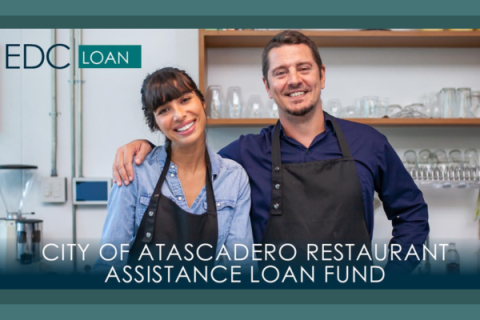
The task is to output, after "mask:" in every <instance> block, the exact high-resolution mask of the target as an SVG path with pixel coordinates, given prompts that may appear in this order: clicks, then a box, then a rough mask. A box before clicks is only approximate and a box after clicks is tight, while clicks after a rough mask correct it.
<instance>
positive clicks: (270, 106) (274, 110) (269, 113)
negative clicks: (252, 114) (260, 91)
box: [262, 99, 278, 118]
mask: <svg viewBox="0 0 480 320" xmlns="http://www.w3.org/2000/svg"><path fill="white" fill-rule="evenodd" d="M262 117H264V118H278V105H277V104H276V102H275V100H273V99H272V100H268V103H267V107H266V108H265V113H264V114H263V115H262Z"/></svg>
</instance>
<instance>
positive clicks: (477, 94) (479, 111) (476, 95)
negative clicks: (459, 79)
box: [470, 91, 480, 118]
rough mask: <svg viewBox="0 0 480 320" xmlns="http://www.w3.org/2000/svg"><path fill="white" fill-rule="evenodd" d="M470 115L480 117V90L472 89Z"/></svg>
mask: <svg viewBox="0 0 480 320" xmlns="http://www.w3.org/2000/svg"><path fill="white" fill-rule="evenodd" d="M470 116H471V117H472V118H480V91H472V106H471V107H470Z"/></svg>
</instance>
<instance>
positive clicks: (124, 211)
mask: <svg viewBox="0 0 480 320" xmlns="http://www.w3.org/2000/svg"><path fill="white" fill-rule="evenodd" d="M136 181H138V179H135V180H134V183H131V184H129V185H128V186H122V187H118V186H117V185H114V186H113V188H112V190H111V191H110V196H109V199H108V207H107V217H106V219H105V224H104V226H103V232H102V241H101V248H103V250H102V255H103V257H104V258H105V259H102V257H101V256H99V257H98V258H97V260H96V262H95V265H94V267H93V270H92V271H93V272H95V273H107V272H108V271H109V270H110V268H111V267H112V266H114V267H122V266H123V265H125V264H126V263H127V260H128V252H127V253H125V252H123V253H122V249H123V251H126V250H127V251H128V249H129V248H130V245H131V244H132V242H133V239H134V237H135V210H136V201H137V183H136ZM114 256H115V258H114V259H112V260H110V259H111V258H112V257H114ZM107 260H110V261H107Z"/></svg>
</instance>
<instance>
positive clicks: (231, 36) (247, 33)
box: [199, 29, 480, 127]
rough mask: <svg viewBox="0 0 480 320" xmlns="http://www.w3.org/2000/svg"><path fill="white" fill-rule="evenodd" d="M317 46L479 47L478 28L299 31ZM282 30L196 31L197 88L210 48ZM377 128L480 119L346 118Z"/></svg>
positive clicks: (248, 43)
mask: <svg viewBox="0 0 480 320" xmlns="http://www.w3.org/2000/svg"><path fill="white" fill-rule="evenodd" d="M301 31H302V33H304V34H305V35H307V36H308V37H310V38H311V39H312V40H313V41H315V43H316V44H317V46H319V47H365V48H372V47H375V48H387V47H390V48H480V31H420V30H414V31H387V30H385V31H378V30H375V31H368V30H362V31H360V30H357V31H324V30H320V31H317V30H301ZM279 32H281V30H225V31H224V30H202V29H200V30H199V88H200V90H201V91H202V92H204V93H206V88H207V82H206V80H207V70H208V68H207V53H208V49H209V48H263V47H265V45H266V44H267V43H268V41H270V39H271V38H272V37H273V36H274V35H276V34H277V33H279ZM349 120H351V121H355V122H359V123H364V124H368V125H371V126H377V127H389V126H391V127H415V126H419V127H442V126H443V127H450V126H452V127H464V126H470V127H475V126H480V119H386V118H382V119H349ZM275 122H276V119H209V120H208V124H209V125H210V126H212V127H235V126H237V127H248V126H250V127H252V126H268V125H272V124H275Z"/></svg>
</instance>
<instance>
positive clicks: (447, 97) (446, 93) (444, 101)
mask: <svg viewBox="0 0 480 320" xmlns="http://www.w3.org/2000/svg"><path fill="white" fill-rule="evenodd" d="M456 102H457V101H456V90H455V88H443V89H442V91H440V108H441V109H443V118H453V117H454V116H455V114H456V110H457V103H456Z"/></svg>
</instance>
